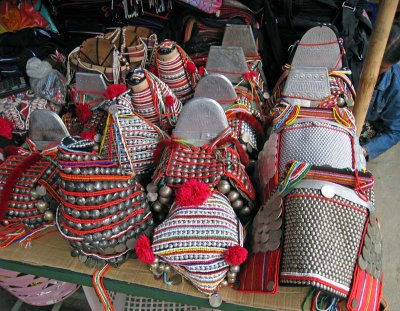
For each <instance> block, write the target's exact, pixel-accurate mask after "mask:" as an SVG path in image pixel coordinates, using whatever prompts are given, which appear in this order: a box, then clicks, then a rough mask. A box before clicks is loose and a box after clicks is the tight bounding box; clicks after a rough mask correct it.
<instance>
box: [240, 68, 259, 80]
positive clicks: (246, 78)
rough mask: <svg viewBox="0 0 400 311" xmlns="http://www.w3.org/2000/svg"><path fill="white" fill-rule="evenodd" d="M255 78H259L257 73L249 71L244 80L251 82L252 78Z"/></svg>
mask: <svg viewBox="0 0 400 311" xmlns="http://www.w3.org/2000/svg"><path fill="white" fill-rule="evenodd" d="M255 77H257V73H256V72H255V71H253V70H251V71H249V72H246V73H245V74H244V75H243V78H244V79H245V80H251V79H252V78H255Z"/></svg>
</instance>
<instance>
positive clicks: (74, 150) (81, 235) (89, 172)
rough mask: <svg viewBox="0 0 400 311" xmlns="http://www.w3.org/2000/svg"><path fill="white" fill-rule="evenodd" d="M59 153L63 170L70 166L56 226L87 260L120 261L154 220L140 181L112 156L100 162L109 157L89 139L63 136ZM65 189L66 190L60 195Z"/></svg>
mask: <svg viewBox="0 0 400 311" xmlns="http://www.w3.org/2000/svg"><path fill="white" fill-rule="evenodd" d="M58 158H59V159H60V158H62V159H63V161H61V162H60V166H61V168H62V169H63V171H64V172H66V171H67V172H70V173H65V175H63V176H62V178H61V179H60V190H59V193H60V196H61V198H62V202H61V203H62V204H61V206H60V208H59V211H58V214H57V221H58V223H57V224H58V227H59V228H60V230H61V231H62V233H63V236H64V237H66V238H67V239H68V240H69V241H70V244H71V246H72V248H73V254H74V255H75V256H77V257H78V258H79V260H80V261H81V262H84V263H85V265H86V266H88V267H89V268H96V267H102V266H104V265H105V264H107V263H108V264H110V265H112V266H114V267H118V266H119V265H121V264H122V263H123V262H125V261H126V259H127V258H128V256H129V255H130V254H131V253H132V252H134V247H135V245H136V239H137V238H138V237H139V236H140V235H142V234H144V233H145V232H146V233H147V234H151V232H152V228H153V220H152V218H151V211H150V205H149V202H148V200H147V196H146V194H145V192H144V189H143V187H142V186H141V184H140V183H139V182H138V181H137V180H136V178H135V176H134V175H133V174H130V173H127V172H125V171H124V170H122V169H121V168H120V167H119V166H118V165H116V164H114V163H112V162H111V163H110V164H107V165H105V166H104V165H103V164H102V163H104V162H106V163H107V161H104V160H102V159H101V157H99V156H98V155H97V154H96V153H95V152H94V151H93V142H92V141H88V140H84V139H81V138H78V137H66V138H64V139H63V140H62V141H61V144H60V147H59V149H58ZM72 167H73V170H65V168H72ZM67 188H68V190H67ZM155 190H156V189H155ZM36 191H37V192H38V190H36ZM66 191H68V195H67V196H63V194H64V193H65V192H66ZM39 192H40V191H39ZM48 212H49V211H46V213H48ZM46 213H45V217H47V216H46ZM76 241H78V242H76Z"/></svg>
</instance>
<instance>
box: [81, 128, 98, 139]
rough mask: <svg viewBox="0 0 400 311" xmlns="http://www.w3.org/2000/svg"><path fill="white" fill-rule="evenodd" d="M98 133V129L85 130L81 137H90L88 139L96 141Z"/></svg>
mask: <svg viewBox="0 0 400 311" xmlns="http://www.w3.org/2000/svg"><path fill="white" fill-rule="evenodd" d="M95 135H96V131H93V130H92V131H84V132H82V133H81V135H80V136H81V137H82V138H83V139H88V140H93V141H94V136H95Z"/></svg>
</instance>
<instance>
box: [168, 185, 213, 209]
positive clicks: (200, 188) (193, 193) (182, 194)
mask: <svg viewBox="0 0 400 311" xmlns="http://www.w3.org/2000/svg"><path fill="white" fill-rule="evenodd" d="M210 196H211V190H210V187H209V186H208V185H207V184H206V183H204V182H202V181H198V180H195V179H190V180H188V181H187V182H185V183H184V184H183V185H182V186H181V187H180V188H179V189H178V190H177V191H176V196H175V202H176V203H177V204H178V205H180V206H196V205H200V204H203V203H204V202H205V201H206V200H207V199H208V198H209V197H210Z"/></svg>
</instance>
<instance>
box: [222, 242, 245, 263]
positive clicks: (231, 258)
mask: <svg viewBox="0 0 400 311" xmlns="http://www.w3.org/2000/svg"><path fill="white" fill-rule="evenodd" d="M247 254H248V252H247V249H245V248H244V247H242V246H240V245H235V246H231V247H229V248H228V249H227V250H226V252H225V261H226V263H227V264H228V265H235V266H236V265H241V264H242V263H244V261H245V260H246V258H247Z"/></svg>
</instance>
